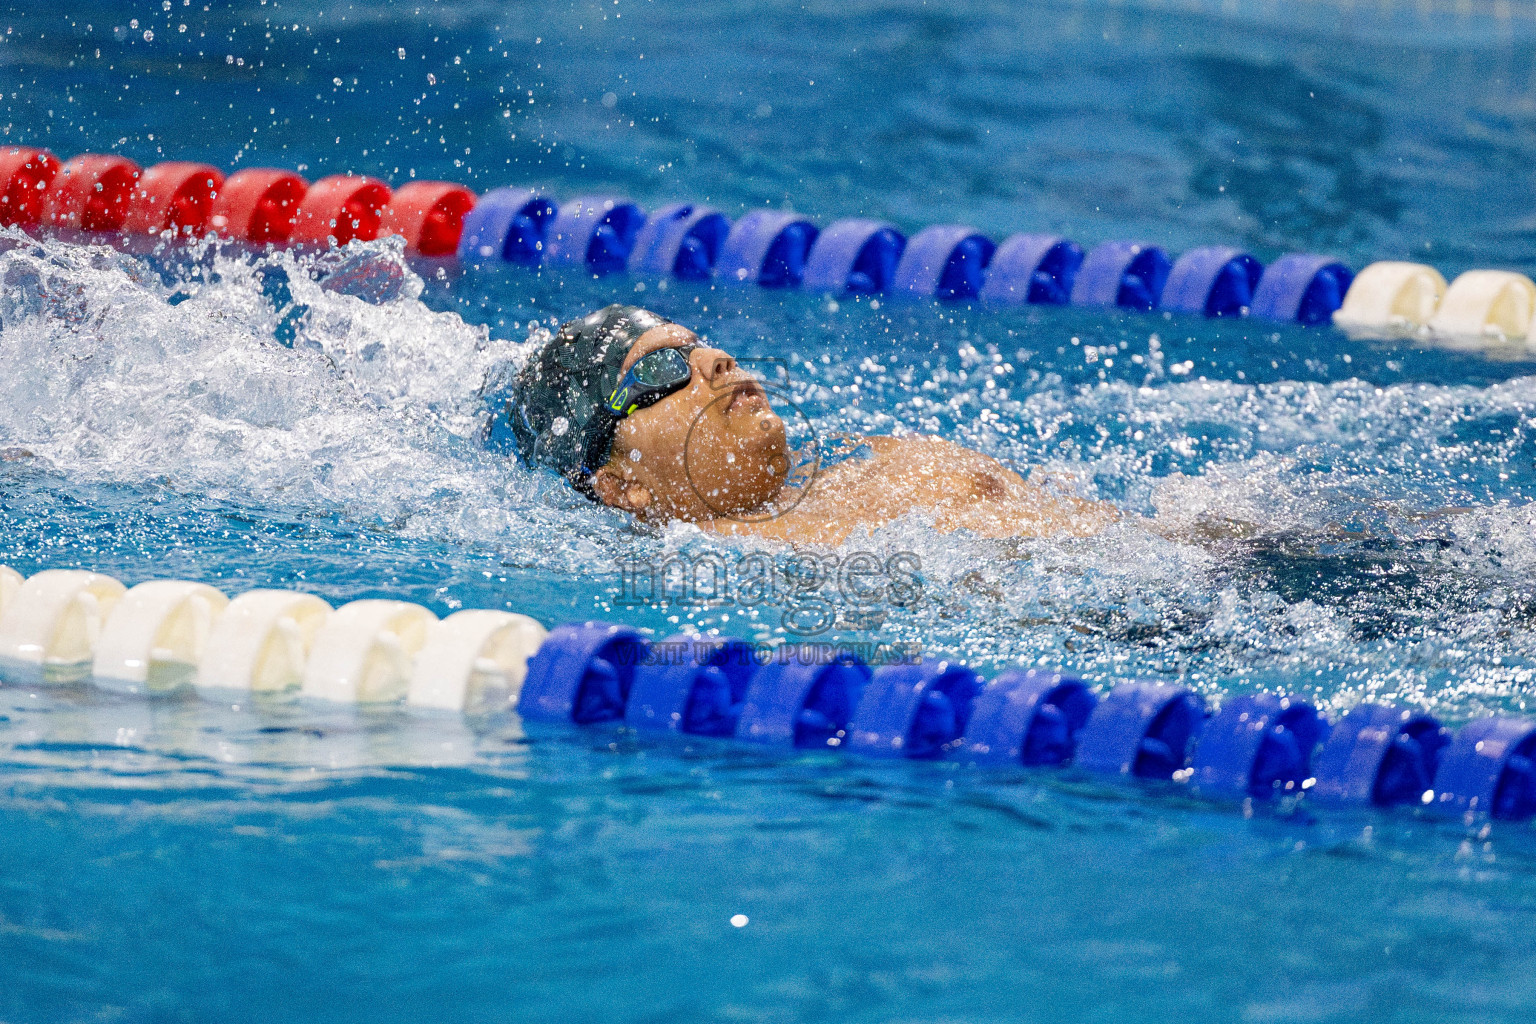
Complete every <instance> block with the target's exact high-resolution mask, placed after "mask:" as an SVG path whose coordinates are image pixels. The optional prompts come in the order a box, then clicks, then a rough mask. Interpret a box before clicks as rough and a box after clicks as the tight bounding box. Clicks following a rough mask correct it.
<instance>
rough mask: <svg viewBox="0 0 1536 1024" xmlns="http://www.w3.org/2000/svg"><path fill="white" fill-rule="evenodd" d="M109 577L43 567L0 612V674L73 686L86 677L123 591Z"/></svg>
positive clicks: (16, 680)
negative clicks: (104, 624)
mask: <svg viewBox="0 0 1536 1024" xmlns="http://www.w3.org/2000/svg"><path fill="white" fill-rule="evenodd" d="M126 590H127V588H126V587H124V586H123V585H122V584H121V583H119V582H118V581H117V580H115V579H113V578H112V577H111V576H105V575H102V574H101V573H94V572H86V571H85V570H83V569H45V570H43V571H42V572H40V573H38V574H37V575H35V576H32V577H31V578H30V579H28V580H27V581H26V582H24V583H23V584H22V585H21V586H19V587H17V588H16V591H15V593H14V594H12V595H11V598H10V600H8V601H7V602H6V605H5V611H4V614H0V675H4V676H5V678H6V679H8V680H9V681H11V682H14V683H29V684H30V683H75V682H79V681H81V680H82V679H85V678H86V677H87V676H88V675H90V673H91V662H92V660H93V659H94V658H95V655H96V642H97V640H98V639H99V638H100V636H101V628H102V624H103V623H104V622H105V621H106V620H107V618H108V616H109V615H110V614H111V612H112V609H113V607H114V606H115V605H116V604H117V602H118V600H119V599H120V598H121V597H122V596H123V594H124V593H125V592H126Z"/></svg>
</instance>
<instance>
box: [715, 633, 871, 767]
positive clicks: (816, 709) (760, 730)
mask: <svg viewBox="0 0 1536 1024" xmlns="http://www.w3.org/2000/svg"><path fill="white" fill-rule="evenodd" d="M869 680H870V671H869V666H868V665H865V664H864V663H863V662H862V661H860V660H859V659H858V658H856V657H854V656H853V655H851V654H842V655H838V656H837V657H835V658H832V659H829V660H827V661H826V662H825V663H824V664H814V663H812V664H804V663H801V662H800V661H798V660H791V661H789V662H788V663H784V662H779V661H775V662H771V663H769V664H767V665H764V666H762V667H761V668H760V669H758V670H757V672H756V673H755V674H754V675H753V676H752V684H751V686H750V687H749V688H748V690H747V696H746V699H745V700H744V701H743V702H742V708H741V717H740V718H739V719H738V720H737V722H736V738H737V739H741V740H748V741H750V742H753V743H766V744H771V745H773V746H780V747H799V748H802V749H808V750H826V749H828V748H835V747H840V746H842V745H843V742H844V740H846V739H847V736H848V725H849V723H850V722H851V721H852V720H853V712H854V709H855V708H857V707H858V704H859V699H860V698H861V697H862V696H863V695H864V688H865V687H866V686H868V685H869Z"/></svg>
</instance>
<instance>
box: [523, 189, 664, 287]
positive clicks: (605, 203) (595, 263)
mask: <svg viewBox="0 0 1536 1024" xmlns="http://www.w3.org/2000/svg"><path fill="white" fill-rule="evenodd" d="M644 224H645V212H644V211H643V210H641V209H640V207H638V206H636V205H635V204H634V203H632V202H630V201H629V200H627V199H619V198H615V197H611V196H582V197H580V198H579V199H572V200H571V201H570V202H568V203H564V204H562V205H561V206H560V208H559V210H558V211H556V213H555V217H554V220H553V221H552V222H551V223H550V225H549V231H548V237H547V239H546V240H545V243H544V257H545V259H547V260H548V261H549V262H550V263H551V264H554V265H557V266H558V265H561V264H564V265H566V266H581V267H585V268H586V269H587V270H588V271H590V272H591V273H593V274H616V273H618V272H619V271H621V270H623V269H624V266H625V264H626V262H627V261H628V259H629V254H630V251H631V250H632V249H633V248H634V247H635V236H636V235H638V234H639V232H640V228H641V227H642V226H643V225H644Z"/></svg>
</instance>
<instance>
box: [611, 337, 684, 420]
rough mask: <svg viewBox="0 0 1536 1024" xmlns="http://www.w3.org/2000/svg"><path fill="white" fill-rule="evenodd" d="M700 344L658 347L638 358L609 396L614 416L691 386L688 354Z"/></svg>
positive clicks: (650, 404)
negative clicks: (689, 382)
mask: <svg viewBox="0 0 1536 1024" xmlns="http://www.w3.org/2000/svg"><path fill="white" fill-rule="evenodd" d="M698 347H699V346H697V345H679V346H677V347H676V348H658V349H655V350H654V351H651V352H647V353H646V354H645V355H643V356H641V357H640V358H639V359H637V360H635V365H633V366H631V367H630V368H629V371H628V372H627V373H625V374H624V376H623V377H621V378H619V386H618V387H616V388H614V389H613V394H611V395H609V396H608V412H609V413H610V414H612V416H613V418H614V419H623V418H624V417H625V416H628V415H629V414H630V413H633V412H635V411H636V410H638V409H646V408H649V407H650V406H653V405H655V404H656V403H657V402H659V401H661V400H662V399H663V398H666V397H667V396H668V395H670V394H672V393H673V392H674V391H681V390H682V389H683V388H685V387H687V386H688V381H690V380H691V379H692V378H693V367H691V366H689V365H688V356H689V354H690V353H692V352H693V350H694V349H696V348H698Z"/></svg>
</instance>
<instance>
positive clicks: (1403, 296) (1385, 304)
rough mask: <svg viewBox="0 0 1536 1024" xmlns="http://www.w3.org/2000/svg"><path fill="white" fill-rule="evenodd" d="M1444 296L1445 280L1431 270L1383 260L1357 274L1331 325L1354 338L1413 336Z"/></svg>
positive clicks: (1417, 265) (1426, 267)
mask: <svg viewBox="0 0 1536 1024" xmlns="http://www.w3.org/2000/svg"><path fill="white" fill-rule="evenodd" d="M1444 295H1445V278H1444V277H1442V276H1440V271H1438V270H1436V269H1435V268H1434V267H1430V266H1426V265H1424V264H1422V263H1403V262H1399V261H1396V260H1384V261H1382V262H1380V263H1372V264H1371V265H1370V266H1368V267H1366V268H1365V269H1364V270H1362V271H1360V273H1359V274H1358V275H1356V277H1355V280H1354V283H1352V284H1351V285H1350V286H1349V292H1348V293H1347V294H1345V296H1344V304H1343V305H1342V306H1340V307H1339V308H1338V310H1337V311H1336V312H1335V313H1334V314H1333V322H1334V324H1335V325H1336V326H1338V327H1340V328H1342V329H1343V330H1345V331H1347V332H1349V333H1350V334H1352V335H1357V336H1369V337H1382V336H1391V335H1401V334H1412V333H1414V332H1416V331H1418V330H1420V329H1421V328H1423V327H1424V326H1425V325H1427V324H1428V323H1429V321H1430V318H1431V317H1433V316H1434V315H1435V311H1436V310H1437V309H1439V308H1440V300H1441V298H1442V297H1443V296H1444Z"/></svg>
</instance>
